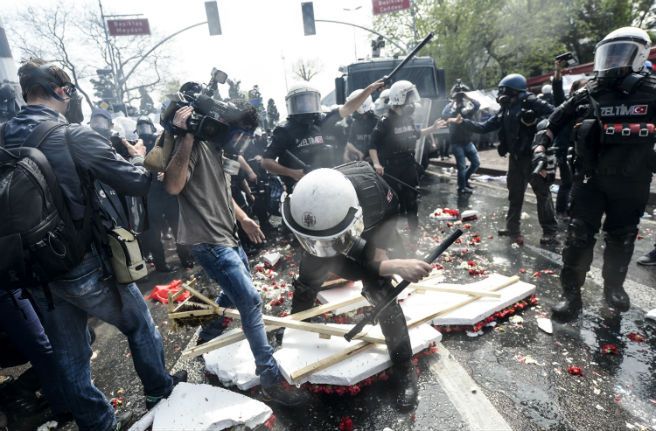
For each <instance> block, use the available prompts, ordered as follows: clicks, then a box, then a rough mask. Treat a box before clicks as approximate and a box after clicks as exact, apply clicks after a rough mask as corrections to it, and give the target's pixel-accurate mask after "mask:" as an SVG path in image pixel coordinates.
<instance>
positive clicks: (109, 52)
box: [98, 0, 123, 103]
mask: <svg viewBox="0 0 656 431" xmlns="http://www.w3.org/2000/svg"><path fill="white" fill-rule="evenodd" d="M98 6H99V7H100V20H101V21H102V25H103V30H104V32H105V45H106V47H107V55H109V63H110V66H111V67H112V77H113V78H114V88H115V91H116V95H115V97H116V98H117V99H118V100H117V101H116V102H117V103H123V98H122V97H121V94H120V93H119V91H120V88H121V87H120V85H119V81H118V73H117V70H116V62H115V61H114V50H113V48H112V45H111V44H110V43H109V32H108V31H107V23H106V22H105V13H104V12H103V6H102V0H98Z"/></svg>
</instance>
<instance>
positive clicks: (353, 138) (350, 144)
mask: <svg viewBox="0 0 656 431" xmlns="http://www.w3.org/2000/svg"><path fill="white" fill-rule="evenodd" d="M362 91H364V90H362V89H360V90H355V91H354V92H352V93H351V94H350V95H349V97H348V98H347V99H346V100H351V99H354V98H355V97H357V96H358V95H359V94H360V93H362ZM373 110H374V102H373V100H372V98H371V95H369V96H368V97H367V98H366V99H365V101H364V102H363V103H362V105H360V107H359V108H358V109H357V110H356V111H355V112H354V113H353V115H352V117H353V122H352V123H351V127H350V128H349V132H348V139H347V141H346V148H345V149H344V161H345V162H348V161H351V160H371V158H370V157H369V148H370V139H371V132H372V131H373V130H374V127H375V126H376V123H377V122H378V117H376V114H374V112H373Z"/></svg>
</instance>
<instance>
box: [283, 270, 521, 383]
mask: <svg viewBox="0 0 656 431" xmlns="http://www.w3.org/2000/svg"><path fill="white" fill-rule="evenodd" d="M518 281H519V277H518V276H516V275H514V276H512V277H510V278H508V279H507V280H505V281H504V282H503V283H499V284H498V285H496V286H494V287H492V288H491V289H490V291H491V292H494V291H498V290H501V289H503V288H505V287H508V286H510V285H511V284H514V283H517V282H518ZM478 299H479V298H465V299H463V300H462V301H460V302H458V303H456V304H454V305H452V306H449V307H445V308H444V309H441V310H438V311H436V312H431V313H430V314H429V315H426V316H423V317H420V318H418V319H414V320H411V321H409V322H408V323H407V325H408V328H414V327H415V326H418V325H421V324H422V323H426V322H430V321H432V320H434V319H435V318H436V317H439V316H440V315H443V314H446V313H450V312H451V311H453V310H455V309H457V308H460V307H462V306H464V305H467V304H469V303H471V302H474V301H476V300H478ZM372 346H373V344H371V343H368V342H366V341H358V342H357V343H354V345H353V346H349V347H348V348H346V349H344V350H342V351H341V352H338V353H335V354H334V355H331V356H328V357H326V358H323V359H322V360H320V361H317V362H315V363H313V364H309V365H307V366H305V367H303V368H301V369H300V370H296V371H294V372H293V373H290V375H289V376H290V378H291V379H292V381H296V380H298V379H301V378H303V377H305V376H307V375H309V374H312V373H314V372H317V371H319V370H323V369H325V368H328V367H330V366H331V365H334V364H336V363H338V362H341V361H343V360H344V359H346V358H348V357H350V356H353V355H355V354H357V353H359V352H364V351H366V350H367V349H369V348H371V347H372Z"/></svg>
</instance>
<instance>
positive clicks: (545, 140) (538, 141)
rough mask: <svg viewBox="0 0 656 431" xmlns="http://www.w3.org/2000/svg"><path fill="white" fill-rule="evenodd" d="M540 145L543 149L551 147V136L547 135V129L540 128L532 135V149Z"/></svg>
mask: <svg viewBox="0 0 656 431" xmlns="http://www.w3.org/2000/svg"><path fill="white" fill-rule="evenodd" d="M540 145H542V146H543V147H544V148H545V149H546V148H549V147H551V138H550V137H549V135H547V130H546V129H545V130H540V131H539V132H537V133H536V134H535V136H534V137H533V149H535V148H537V147H539V146H540Z"/></svg>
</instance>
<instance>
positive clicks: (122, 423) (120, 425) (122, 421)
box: [114, 412, 132, 431]
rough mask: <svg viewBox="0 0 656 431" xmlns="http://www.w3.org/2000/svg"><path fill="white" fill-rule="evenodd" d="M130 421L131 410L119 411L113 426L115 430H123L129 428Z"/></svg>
mask: <svg viewBox="0 0 656 431" xmlns="http://www.w3.org/2000/svg"><path fill="white" fill-rule="evenodd" d="M131 423H132V412H125V413H121V414H120V415H118V416H116V425H115V426H114V430H115V431H123V430H127V429H128V428H130V424H131Z"/></svg>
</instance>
